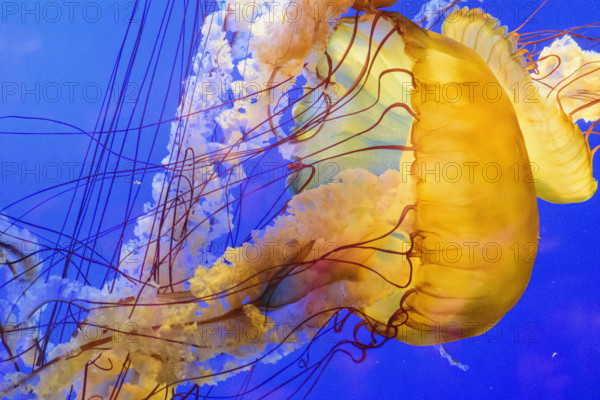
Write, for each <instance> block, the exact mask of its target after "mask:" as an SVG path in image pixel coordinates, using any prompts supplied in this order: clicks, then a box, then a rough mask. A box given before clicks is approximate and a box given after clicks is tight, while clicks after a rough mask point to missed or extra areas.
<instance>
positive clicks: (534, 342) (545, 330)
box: [0, 0, 600, 399]
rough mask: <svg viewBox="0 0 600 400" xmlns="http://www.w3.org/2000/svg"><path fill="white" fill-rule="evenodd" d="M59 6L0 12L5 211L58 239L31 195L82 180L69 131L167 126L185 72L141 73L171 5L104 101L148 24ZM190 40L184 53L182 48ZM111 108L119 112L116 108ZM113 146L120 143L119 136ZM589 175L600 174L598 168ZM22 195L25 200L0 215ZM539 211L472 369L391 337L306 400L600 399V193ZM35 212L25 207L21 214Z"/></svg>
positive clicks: (121, 11) (343, 361)
mask: <svg viewBox="0 0 600 400" xmlns="http://www.w3.org/2000/svg"><path fill="white" fill-rule="evenodd" d="M66 3H68V2H60V1H59V2H56V4H57V6H56V7H55V8H52V7H49V6H48V4H50V3H38V2H33V1H27V2H25V3H21V2H14V3H13V2H2V3H1V4H0V7H2V15H1V18H2V19H1V21H0V81H1V82H2V97H1V104H0V117H1V119H0V132H1V134H0V167H1V168H2V171H1V172H2V174H1V175H0V209H1V210H2V213H6V214H9V215H11V216H14V217H16V218H23V219H24V220H26V221H28V222H30V223H33V224H36V225H42V226H46V227H52V228H53V229H56V230H59V229H60V228H61V224H62V223H63V221H64V218H65V215H66V212H67V209H68V201H69V200H70V196H68V195H64V194H62V195H60V194H58V193H59V192H60V190H58V191H54V192H52V194H53V195H54V194H58V195H57V196H56V197H53V198H49V199H48V197H49V196H48V195H47V194H44V193H42V194H41V195H38V196H34V197H29V196H30V195H31V194H32V193H34V192H36V191H38V190H41V189H44V188H47V187H49V186H52V185H56V184H59V183H62V182H66V181H68V180H71V179H73V178H74V177H75V176H76V175H77V174H79V171H80V168H81V166H82V164H83V161H82V160H83V159H84V157H83V156H84V155H85V154H86V152H87V151H88V146H89V145H90V138H89V137H88V136H86V135H83V134H74V133H78V132H81V131H85V132H92V131H99V130H106V129H107V127H108V126H109V125H111V124H112V125H113V126H116V127H119V128H120V129H125V128H126V127H127V126H128V124H131V126H139V125H140V124H141V125H152V124H154V123H156V122H158V121H160V120H168V119H170V118H172V117H173V116H174V115H175V109H176V107H177V103H178V93H177V90H179V87H178V85H179V82H181V81H182V79H183V78H184V77H185V71H183V70H181V69H177V68H175V69H176V71H175V73H174V74H173V75H172V76H171V66H170V65H168V64H167V63H166V62H163V63H159V65H158V70H157V74H156V77H155V78H154V80H153V81H152V83H151V85H150V79H151V78H150V75H146V74H145V67H146V66H147V65H148V59H149V58H150V55H151V54H152V52H153V51H156V50H157V49H158V48H159V47H158V46H157V45H156V42H155V41H153V40H151V39H149V37H151V36H152V34H153V33H156V32H157V30H158V29H159V28H158V27H159V26H160V24H161V22H164V23H165V24H166V26H167V27H168V29H169V31H168V33H167V39H166V40H165V44H164V45H163V46H162V51H163V52H165V54H163V55H162V57H164V58H165V59H169V54H171V55H172V54H173V53H174V51H175V49H176V48H177V44H178V42H177V37H176V35H177V34H178V33H179V26H175V24H179V22H178V21H180V20H181V16H182V15H183V14H184V12H183V10H182V4H185V3H186V2H182V1H180V2H178V4H177V6H176V7H174V8H173V15H169V16H168V17H170V18H172V21H165V20H164V19H163V17H164V16H165V15H164V13H162V12H159V11H160V10H161V9H164V6H163V5H155V6H153V7H151V8H150V10H149V11H148V15H147V19H146V20H145V29H146V30H147V31H148V32H146V33H145V34H147V35H148V37H146V38H145V39H144V40H142V42H141V44H140V46H139V49H138V50H137V55H136V60H138V64H136V65H134V66H133V68H132V72H131V77H130V78H129V80H128V82H126V80H125V74H124V70H123V68H121V69H120V70H118V71H117V75H116V78H115V79H114V82H112V87H113V88H114V90H113V91H112V92H109V91H108V89H109V88H108V87H107V86H108V85H109V82H111V74H112V72H113V69H114V65H115V61H116V59H117V57H119V50H120V46H121V44H122V41H123V37H124V35H125V33H126V30H127V29H128V27H129V29H131V30H132V31H133V32H134V33H135V32H137V30H138V29H139V28H140V22H139V21H142V20H143V18H142V16H139V15H136V16H135V18H136V20H137V21H138V22H134V23H132V24H128V23H127V15H128V13H130V12H131V10H132V6H133V4H134V2H125V1H118V2H114V3H112V2H110V1H108V0H107V1H101V2H87V1H82V2H77V4H76V5H72V6H67V5H66ZM165 3H167V2H166V1H165ZM179 3H182V4H179ZM540 3H541V2H540V1H539V0H536V1H512V0H508V1H497V2H488V1H486V2H485V3H483V4H484V5H485V7H486V11H488V12H490V13H491V14H493V15H494V16H497V17H499V18H500V19H501V21H502V22H503V24H506V25H507V26H508V27H509V28H511V29H514V28H516V27H517V26H519V25H520V24H521V23H522V22H524V20H525V19H526V18H527V16H528V15H529V14H530V13H531V12H532V11H533V10H535V9H536V8H537V6H538V5H539V4H540ZM420 4H421V2H416V3H414V4H412V3H410V4H409V3H407V2H404V3H403V2H402V0H400V1H399V4H397V5H396V7H394V8H393V9H399V10H404V11H406V12H407V14H408V15H409V16H411V13H412V14H413V15H414V13H415V12H416V11H417V9H418V8H419V6H420ZM465 4H466V5H469V6H476V5H478V4H480V3H479V2H467V3H465ZM13 6H14V7H15V8H13ZM26 7H29V8H27V9H25V8H26ZM70 7H72V8H70ZM15 10H16V11H15ZM26 10H30V11H29V12H27V11H26ZM57 12H59V13H60V15H59V14H56V13H57ZM98 13H99V14H98ZM598 20H600V5H599V4H598V2H596V1H594V0H585V1H583V0H582V1H579V2H577V3H576V4H568V3H566V2H562V1H558V0H554V1H553V0H550V1H549V2H548V3H547V4H546V5H545V6H544V7H543V8H542V9H541V10H540V11H539V13H538V14H537V15H536V16H535V17H534V19H532V20H531V21H529V23H528V25H527V27H526V30H527V31H533V30H544V29H559V28H561V29H564V28H568V27H571V26H576V25H583V24H587V23H591V22H596V21H598ZM174 21H176V22H174ZM188 22H189V21H188ZM598 32H599V31H598V29H597V28H596V30H593V29H590V30H589V31H588V33H589V34H590V35H591V36H595V37H598V36H600V35H599V34H598ZM130 35H132V33H131V32H130ZM188 39H189V38H186V40H184V41H183V42H182V43H180V44H179V45H180V46H181V48H182V49H184V51H188V52H189V51H190V42H189V40H188ZM124 47H125V48H124V51H123V54H124V55H123V57H125V58H126V59H128V58H130V57H131V49H132V48H133V41H132V40H128V41H127V43H126V44H125V46H124ZM171 58H172V56H171ZM178 68H181V65H179V67H178ZM145 76H146V78H144V77H145ZM144 79H146V80H144ZM169 84H171V85H172V86H171V88H170V89H169V86H168V85H169ZM149 88H151V90H152V92H151V94H150V95H148V94H147V91H148V90H149ZM120 92H124V93H125V98H126V99H125V100H124V101H121V102H119V101H116V98H118V95H119V93H120ZM105 95H106V96H107V97H106V96H105ZM138 95H140V98H144V99H146V98H149V101H148V104H144V105H141V104H139V103H136V100H135V99H136V98H138ZM128 99H131V101H128ZM118 105H119V106H121V105H122V109H121V111H120V112H119V113H116V110H117V106H118ZM144 109H145V110H146V113H145V114H143V113H142V111H143V110H144ZM115 116H116V117H115ZM130 116H133V117H132V120H133V121H132V122H130V121H129V118H130ZM16 117H32V118H37V119H36V120H31V119H22V118H16ZM52 121H60V122H62V123H65V124H69V125H70V126H66V125H61V124H59V123H57V122H52ZM73 127H77V129H75V128H73ZM168 132H169V124H163V125H159V126H156V127H154V126H153V127H151V128H147V129H144V130H142V131H141V132H137V131H132V132H127V135H128V138H127V140H125V142H124V143H125V144H124V148H125V153H128V154H132V153H131V149H132V148H134V146H136V145H137V146H139V149H140V156H139V157H138V158H139V159H145V158H147V157H148V156H147V155H148V154H149V153H150V150H151V147H152V146H153V145H154V146H155V148H154V149H153V152H152V154H151V155H150V156H149V161H150V162H152V163H159V162H160V160H161V159H162V158H163V157H164V156H165V155H166V153H165V151H164V148H165V146H166V144H167V138H168ZM16 133H19V134H16ZM22 133H29V134H22ZM31 133H36V134H31ZM41 133H43V134H41ZM63 133H69V134H63ZM138 134H139V139H140V142H139V144H137V140H138ZM155 134H157V135H156V137H157V139H156V142H155V143H154V142H153V138H154V136H155ZM116 137H117V138H119V139H120V136H119V134H117V135H116ZM120 146H121V144H120V142H119V141H117V142H116V144H113V145H112V149H113V150H114V151H116V152H119V151H120V150H119V148H120ZM111 163H114V161H110V162H109V163H108V164H109V167H110V166H111V165H113V168H114V164H111ZM595 166H596V167H598V166H599V164H598V160H596V162H595ZM88 167H89V166H88ZM150 175H152V174H150ZM143 178H144V176H143V175H142V174H141V173H139V175H136V176H135V177H134V179H139V180H140V181H141V182H142V187H141V192H140V198H141V199H147V198H148V197H149V194H150V189H149V187H148V185H146V186H144V185H143V184H144V183H149V181H148V179H146V180H144V179H143ZM596 178H598V175H596ZM128 179H131V177H125V178H121V179H115V181H114V183H113V184H114V189H113V190H114V192H113V195H112V197H111V198H112V199H118V200H111V202H109V203H107V205H106V206H105V207H106V208H103V206H102V205H99V204H97V205H95V206H96V207H97V209H98V210H99V211H98V212H99V213H100V214H102V215H104V218H105V220H104V221H103V226H104V227H110V226H111V225H116V224H119V223H121V222H122V219H123V215H122V214H120V213H119V212H111V209H112V208H111V207H113V206H114V204H118V202H119V201H125V200H122V199H127V195H128V189H129V183H130V181H129V180H128ZM17 200H21V201H20V202H19V203H18V204H16V205H14V206H11V207H9V208H6V207H7V206H9V205H11V204H12V203H14V202H15V201H17ZM113 202H114V203H113ZM538 203H539V212H540V231H541V233H540V236H541V240H540V247H539V253H538V256H537V260H536V265H535V267H534V270H533V275H532V278H531V282H530V284H529V287H528V289H527V291H526V292H525V294H524V295H523V297H522V298H521V300H520V301H519V303H518V304H517V305H516V306H515V307H514V309H512V310H511V311H510V312H509V313H508V314H507V315H506V316H505V317H504V319H503V320H502V321H501V322H500V323H499V324H498V325H497V327H496V328H494V329H492V331H490V332H489V333H488V334H486V335H483V336H479V337H475V338H472V339H467V340H463V341H460V342H457V343H451V344H448V345H447V346H446V347H447V349H448V351H449V352H450V353H451V354H452V356H453V357H454V358H456V359H458V360H459V361H460V362H462V363H463V364H466V365H468V366H469V367H470V369H469V370H468V371H466V372H464V371H462V370H460V369H458V368H455V367H452V366H450V365H449V364H448V362H447V361H446V360H445V359H444V358H442V357H440V355H439V352H438V350H437V349H435V348H418V347H411V346H409V345H405V344H403V343H399V342H389V343H387V344H386V345H385V346H383V347H382V348H380V349H375V350H372V351H371V352H369V354H368V357H367V359H366V361H364V362H363V363H361V364H354V363H352V362H351V360H349V359H348V358H347V357H345V356H339V357H334V358H333V360H332V362H331V363H330V365H329V367H328V368H327V369H326V371H325V373H324V375H323V377H322V378H321V379H320V381H319V383H317V386H316V387H315V389H314V391H313V393H312V396H311V398H314V399H326V398H357V399H370V398H382V399H393V398H413V399H415V398H417V399H418V398H464V399H470V398H483V397H484V396H485V397H486V398H498V399H517V398H545V399H566V398H590V399H591V398H600V373H598V365H599V363H600V305H599V301H598V300H599V299H600V296H599V295H598V293H599V292H600V271H599V268H600V262H599V261H598V259H599V257H600V250H599V249H598V239H600V213H599V212H598V208H599V207H600V196H599V195H596V197H594V198H593V199H591V200H589V201H587V202H585V203H583V204H573V205H553V204H549V203H546V202H544V201H541V200H540V201H539V202H538ZM141 204H142V202H141V201H138V204H136V206H135V209H136V210H137V211H138V212H141ZM32 207H35V209H34V210H33V211H31V212H30V213H28V214H27V215H23V213H24V212H25V211H26V210H29V209H31V208H32ZM115 209H118V208H115ZM104 210H107V211H104ZM87 217H88V218H91V216H89V215H88V216H87ZM48 236H49V237H50V236H52V237H55V236H53V234H50V233H48ZM114 240H115V239H114V238H111V237H110V236H108V237H107V238H106V239H103V240H99V241H98V244H97V245H98V247H99V249H100V250H99V251H100V252H102V253H103V254H107V255H110V254H111V252H112V251H113V250H114V247H115V245H116V244H115V242H114ZM1 368H3V367H0V369H1ZM257 379H258V378H257ZM239 384H240V383H239V381H235V380H233V381H232V383H231V385H232V387H237V386H235V385H239Z"/></svg>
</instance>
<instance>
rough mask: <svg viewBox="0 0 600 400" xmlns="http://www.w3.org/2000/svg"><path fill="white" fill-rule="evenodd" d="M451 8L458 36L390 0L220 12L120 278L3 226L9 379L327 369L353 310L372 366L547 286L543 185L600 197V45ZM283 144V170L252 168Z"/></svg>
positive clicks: (205, 29) (160, 388) (122, 259)
mask: <svg viewBox="0 0 600 400" xmlns="http://www.w3.org/2000/svg"><path fill="white" fill-rule="evenodd" d="M250 3H252V2H248V3H247V4H250ZM454 3H456V2H454ZM454 3H452V4H448V5H447V7H445V8H444V12H443V14H447V16H446V17H445V20H444V23H443V25H442V31H441V34H437V33H434V32H432V31H430V30H427V29H424V28H423V27H421V26H420V25H419V24H417V23H415V22H413V21H411V20H410V19H408V18H406V17H404V16H403V15H401V14H399V13H396V12H389V11H380V10H379V8H382V7H385V6H388V5H391V3H389V2H368V1H367V2H364V1H359V2H357V3H354V4H352V3H351V2H349V1H343V0H340V1H338V2H334V3H327V4H326V3H324V2H317V3H316V4H317V7H316V9H315V7H312V6H311V5H310V4H309V3H308V2H296V3H290V4H294V6H295V7H297V9H298V10H303V12H298V13H297V14H295V15H293V14H290V13H288V12H284V13H278V12H273V13H272V15H273V16H274V18H273V19H267V18H263V19H262V20H259V21H254V20H253V21H252V22H249V21H247V20H244V19H241V20H240V19H238V18H236V15H235V13H236V11H237V10H236V8H235V6H236V4H235V3H234V2H230V3H225V7H224V9H223V10H221V11H222V12H217V13H214V14H210V15H208V16H206V18H205V20H204V22H203V25H202V29H201V33H202V35H203V37H204V38H205V42H204V45H203V46H202V48H201V50H200V51H199V54H198V55H197V56H196V58H195V59H194V61H193V67H192V70H193V73H192V74H190V76H189V77H188V78H187V79H186V81H185V82H184V83H183V87H184V90H183V95H182V97H181V101H180V104H179V107H178V110H177V118H176V119H175V120H174V121H173V122H172V125H171V135H170V141H169V145H168V149H169V155H168V156H167V157H166V158H165V159H164V160H163V163H162V165H163V168H162V169H161V171H160V172H158V173H156V174H155V175H154V177H153V180H152V195H153V202H152V203H149V204H148V206H146V207H145V210H144V211H145V212H144V213H143V214H141V215H140V216H138V217H137V218H135V237H134V238H133V239H131V240H130V241H128V242H127V243H125V245H123V246H122V248H121V249H120V253H119V254H118V257H117V259H118V262H116V263H109V266H110V267H111V268H108V269H107V270H108V271H109V272H107V274H106V277H105V279H104V280H103V282H102V283H103V284H102V285H100V286H99V287H94V286H92V285H89V284H87V283H86V279H79V276H80V275H84V276H85V274H84V273H82V272H80V271H77V272H75V274H76V276H77V278H76V279H73V278H72V277H71V276H69V274H67V273H64V274H63V275H60V274H50V273H48V272H47V271H48V269H46V267H45V266H44V264H43V263H37V264H33V263H31V255H30V254H25V253H23V252H22V251H20V250H19V249H18V248H15V247H14V246H9V245H8V243H9V242H10V241H9V240H8V238H21V239H22V240H24V241H27V242H30V243H35V242H36V241H37V240H38V239H37V238H35V237H33V236H32V235H31V234H30V233H29V232H28V231H26V230H25V231H24V230H22V228H20V227H19V224H17V223H15V221H13V220H10V219H7V220H6V221H3V225H2V235H3V236H4V238H0V239H2V240H1V242H2V243H3V245H2V246H1V248H2V253H1V255H2V257H3V262H4V263H5V264H6V265H7V266H8V267H9V268H8V270H7V274H8V275H7V276H9V277H10V278H9V279H7V282H6V283H5V284H4V286H7V287H10V288H11V290H12V291H13V292H14V295H15V297H14V298H13V299H11V301H12V303H10V304H3V306H4V308H6V309H8V310H9V311H8V314H9V315H11V316H13V317H16V319H17V321H18V323H17V324H14V325H11V328H10V329H6V328H5V327H4V326H3V327H0V329H2V343H3V345H4V347H5V350H6V353H7V356H6V357H4V359H3V362H4V364H12V365H13V366H14V370H13V371H11V373H10V374H8V375H7V378H6V381H5V382H4V383H3V385H2V387H1V390H2V393H3V394H5V393H6V395H10V396H12V395H13V394H16V393H23V394H33V395H35V396H37V397H39V398H48V399H52V398H65V397H67V398H71V396H72V395H75V396H76V397H77V398H90V397H91V398H113V397H118V398H130V399H140V398H159V397H160V398H165V397H166V398H169V396H170V398H177V396H179V397H182V398H185V397H186V396H188V395H190V396H191V393H193V392H194V390H197V387H198V385H216V384H217V383H219V382H221V381H223V380H225V379H229V378H231V377H233V376H235V375H236V374H238V373H240V372H242V371H252V370H253V369H254V368H257V366H260V365H265V364H271V363H278V362H283V361H282V359H284V358H286V357H288V356H292V357H295V356H294V354H298V353H300V354H301V355H300V356H299V357H298V358H297V359H295V360H294V361H296V360H298V361H297V364H298V365H299V366H300V369H301V372H299V373H298V375H299V376H307V378H306V379H309V378H310V377H311V376H313V375H317V376H318V375H319V373H318V371H319V368H324V367H325V366H326V364H327V362H326V359H327V358H325V359H323V360H319V361H317V362H316V363H313V364H311V363H310V361H309V356H308V355H307V354H309V353H308V352H309V351H310V348H311V346H312V344H313V343H314V342H315V341H316V340H317V339H318V338H319V337H321V335H322V334H323V332H324V331H325V330H326V329H333V330H334V331H339V330H342V329H343V328H344V326H345V325H346V324H347V323H348V322H347V321H349V320H350V318H351V317H353V318H357V320H358V322H356V323H355V326H354V328H353V334H354V335H353V337H352V340H350V341H348V342H347V343H345V344H348V345H349V346H350V347H351V348H352V349H353V350H355V351H356V352H357V353H356V354H358V355H355V354H351V357H353V359H355V360H356V361H361V360H363V359H364V358H365V357H366V352H367V350H369V349H372V348H375V347H380V346H382V345H383V344H384V343H385V342H387V341H390V340H398V341H401V342H405V343H408V344H411V345H415V346H428V345H440V344H443V343H448V342H453V341H458V340H461V339H464V338H469V337H473V336H477V335H481V334H483V333H485V332H486V331H487V330H489V329H491V328H492V327H494V326H495V324H497V323H498V321H500V320H501V319H502V317H503V316H504V315H505V314H506V313H507V312H508V311H509V310H510V309H511V308H512V307H513V306H515V304H516V303H517V302H518V301H519V299H520V297H521V296H522V294H523V292H524V291H525V289H526V287H527V284H528V282H529V279H530V277H531V273H532V268H533V265H534V261H535V257H536V254H537V249H538V240H539V234H540V232H539V217H538V208H537V198H538V197H539V198H541V199H544V200H547V201H550V202H554V203H572V202H581V201H585V200H587V199H589V198H590V197H592V196H593V194H594V192H595V190H596V187H597V184H596V181H595V180H594V178H593V175H592V154H593V151H591V150H590V147H589V145H588V141H587V140H588V139H589V136H590V135H591V134H592V133H593V126H592V127H591V128H590V129H589V130H588V131H587V132H586V133H582V132H581V130H580V128H579V127H578V125H577V124H575V122H574V120H575V119H576V118H577V119H579V118H581V119H585V120H587V121H590V122H593V123H594V124H595V122H594V121H597V120H598V119H599V118H600V104H599V103H598V101H597V94H598V92H599V90H600V88H599V87H598V86H600V79H598V69H597V68H596V64H595V63H597V62H599V61H600V56H599V55H598V54H597V53H594V52H585V51H583V50H581V48H579V47H578V45H577V43H576V42H575V41H574V40H573V39H572V38H569V37H566V36H565V37H562V38H560V39H558V40H556V41H555V42H553V43H552V45H551V46H549V47H546V48H544V50H542V52H541V53H540V55H539V57H538V60H537V61H534V60H533V58H532V57H533V56H532V55H531V54H529V53H527V52H526V51H525V50H524V49H523V48H522V43H523V42H526V41H527V40H529V39H528V38H527V36H526V35H521V34H519V33H518V32H512V33H509V32H507V29H506V28H504V27H501V26H500V25H499V22H498V21H497V20H496V19H494V18H493V17H491V16H490V15H488V14H486V13H484V12H483V11H481V10H478V9H471V10H469V9H467V8H462V9H458V8H453V6H454V5H455V4H454ZM244 4H246V3H244ZM260 4H261V5H262V6H264V7H266V8H264V9H263V10H262V11H261V10H258V11H257V10H255V9H254V8H252V10H254V11H255V12H257V13H261V12H262V13H263V14H259V15H263V16H264V15H271V12H272V11H273V9H272V8H269V7H274V8H276V7H279V6H280V5H273V4H271V5H268V4H267V3H264V4H263V3H260ZM331 4H334V7H333V12H332V11H331V10H330V6H331ZM238 5H239V4H238ZM350 6H354V9H355V10H356V11H360V12H355V13H354V15H352V16H345V17H341V16H342V14H344V13H345V12H346V11H348V9H349V7H350ZM309 10H310V11H315V12H316V13H317V14H320V15H321V16H323V15H324V16H326V18H322V19H317V18H314V14H313V13H309V12H308V11H309ZM276 11H277V10H276ZM288 11H289V10H288ZM292 20H293V21H292ZM248 82H254V83H256V82H266V85H265V87H260V85H258V87H256V86H252V89H251V90H248V85H244V83H248ZM292 92H293V93H296V94H297V97H296V98H295V99H293V98H292ZM223 93H227V94H228V95H229V94H230V95H231V96H224V95H223ZM582 94H587V95H588V96H596V97H595V98H592V99H591V100H590V97H587V96H584V95H582ZM224 98H227V99H229V100H227V101H225V100H224ZM526 100H527V101H526ZM214 123H216V124H217V125H218V126H219V128H220V129H219V130H215V129H214ZM269 159H282V160H285V161H286V163H285V164H280V165H278V166H276V167H275V168H274V169H273V170H272V171H269V172H275V173H276V174H275V175H273V176H272V177H271V176H270V178H269V180H268V182H266V183H265V182H264V181H261V180H260V179H259V180H258V182H253V179H252V178H256V177H260V176H262V175H263V173H262V172H257V168H258V167H257V165H256V164H255V163H254V162H255V161H256V160H263V161H264V160H269ZM266 199H268V200H266ZM263 203H268V207H267V210H266V211H257V210H258V209H259V205H261V204H263ZM242 204H246V205H245V206H243V205H242ZM247 204H250V205H249V206H248V205H247ZM244 207H245V208H244ZM248 209H250V210H253V212H254V213H255V214H257V215H256V216H255V217H254V218H253V219H252V222H251V223H250V224H249V226H243V223H244V222H243V220H242V219H241V218H240V217H239V215H240V214H241V213H242V212H243V210H245V211H247V210H248ZM244 231H248V232H249V234H248V235H247V236H245V234H244V233H240V232H244ZM207 243H208V244H209V249H208V251H206V248H205V246H206V244H207ZM86 246H89V244H86V243H81V244H80V243H76V246H75V247H74V249H85V248H86ZM213 247H215V248H217V249H216V250H215V249H213ZM80 251H83V250H80ZM113 264H114V265H113ZM42 278H43V279H42ZM9 285H10V286H9ZM49 287H52V288H55V289H56V290H55V291H54V292H53V297H50V298H46V297H44V295H43V294H42V292H43V290H44V289H46V288H49ZM49 311H52V313H53V314H56V315H59V316H51V317H48V316H46V314H45V313H47V312H49ZM27 321H36V324H39V325H40V326H44V327H45V328H46V332H47V333H46V335H44V336H42V337H34V336H32V337H30V338H28V340H27V341H17V340H15V336H14V335H11V334H10V333H14V332H15V331H19V330H32V329H37V327H36V324H34V325H33V326H32V325H28V324H27ZM115 322H118V323H117V324H115ZM67 323H71V324H75V326H76V330H75V331H74V332H73V334H72V335H71V336H70V337H69V338H68V340H67V341H64V342H60V343H51V342H50V340H49V337H50V335H51V332H52V331H54V330H57V329H60V328H64V327H65V326H66V325H67ZM282 326H287V327H289V328H291V329H288V330H282V329H280V328H281V327H282ZM215 327H220V328H219V329H221V328H223V329H224V333H223V332H222V331H221V332H217V331H216V330H215ZM90 332H93V335H91V334H90ZM297 333H302V335H299V334H298V335H297ZM292 336H293V337H294V339H296V340H290V339H291V338H292ZM365 336H366V338H367V339H365ZM338 348H339V346H338V344H336V345H335V346H334V349H338ZM354 357H355V358H354ZM27 365H29V366H31V367H30V368H25V366H27ZM287 365H288V367H289V366H290V365H296V363H295V362H293V363H291V364H287ZM274 375H275V376H276V375H278V373H275V374H274ZM301 379H304V378H301ZM305 382H306V381H305ZM189 383H192V384H193V385H194V386H193V387H192V388H189V389H188V388H187V387H186V386H185V385H187V384H189ZM259 386H260V385H259ZM179 387H184V388H185V391H186V392H185V393H187V394H179V395H178V394H176V393H177V390H178V388H179ZM276 389H277V388H276ZM276 389H273V390H276ZM188 390H189V391H188ZM243 390H244V393H245V394H247V395H250V396H253V395H255V394H256V393H257V392H256V391H257V390H258V387H252V388H245V389H243ZM270 393H272V392H268V393H267V394H266V395H268V394H270ZM261 395H262V394H261Z"/></svg>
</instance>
